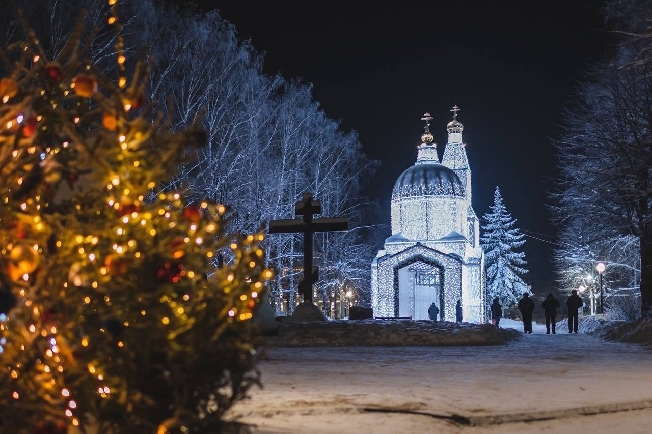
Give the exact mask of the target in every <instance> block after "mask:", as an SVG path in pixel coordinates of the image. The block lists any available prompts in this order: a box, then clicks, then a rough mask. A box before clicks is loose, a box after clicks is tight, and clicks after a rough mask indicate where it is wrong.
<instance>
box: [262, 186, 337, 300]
mask: <svg viewBox="0 0 652 434" xmlns="http://www.w3.org/2000/svg"><path fill="white" fill-rule="evenodd" d="M294 212H295V214H296V215H301V216H303V218H302V219H278V220H271V221H270V222H269V226H268V232H269V233H270V234H303V280H302V281H301V282H300V283H299V293H303V300H304V301H305V302H310V303H312V285H313V284H314V283H315V282H316V281H317V276H318V270H317V267H313V266H312V262H313V235H314V234H315V232H346V231H348V230H349V219H347V218H339V217H334V218H332V217H331V218H328V217H327V218H318V219H313V217H314V215H315V214H319V213H321V203H320V202H319V201H317V200H314V199H313V198H312V193H304V195H303V200H301V201H299V202H297V203H296V204H295V205H294Z"/></svg>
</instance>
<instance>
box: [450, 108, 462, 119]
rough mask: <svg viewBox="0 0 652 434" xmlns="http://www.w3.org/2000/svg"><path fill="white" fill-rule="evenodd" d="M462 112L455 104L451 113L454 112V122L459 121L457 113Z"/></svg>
mask: <svg viewBox="0 0 652 434" xmlns="http://www.w3.org/2000/svg"><path fill="white" fill-rule="evenodd" d="M458 111H460V108H459V107H458V106H457V104H455V105H454V106H453V108H452V109H451V112H453V120H455V119H457V112H458Z"/></svg>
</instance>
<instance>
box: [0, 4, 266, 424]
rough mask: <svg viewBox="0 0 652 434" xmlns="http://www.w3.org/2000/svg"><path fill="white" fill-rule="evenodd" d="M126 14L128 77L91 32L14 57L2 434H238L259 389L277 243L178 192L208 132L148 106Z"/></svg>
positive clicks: (6, 180)
mask: <svg viewBox="0 0 652 434" xmlns="http://www.w3.org/2000/svg"><path fill="white" fill-rule="evenodd" d="M116 2H117V0H109V5H110V6H111V11H112V13H113V14H112V16H111V17H110V18H109V24H110V25H113V26H116V29H118V31H117V32H116V34H117V37H116V44H115V47H116V50H115V51H116V53H115V56H116V59H117V62H116V63H115V68H114V69H115V70H114V71H111V72H107V73H106V74H105V73H103V72H101V71H100V70H99V69H98V68H97V67H96V66H95V65H94V64H93V63H92V62H90V61H88V60H86V56H85V50H86V48H87V46H88V45H87V43H86V42H84V41H81V40H80V38H81V35H82V33H83V31H82V29H83V22H82V21H80V23H79V25H78V26H77V28H76V29H75V30H74V31H73V32H72V34H71V37H70V38H69V41H68V43H67V45H66V46H65V47H64V49H63V50H62V51H61V52H60V53H59V54H58V56H57V57H56V58H55V59H48V58H47V56H46V54H45V51H44V50H43V48H42V47H41V45H40V44H39V41H38V39H37V37H36V36H35V34H34V32H33V31H32V30H30V29H29V27H28V25H27V24H26V23H23V27H24V28H25V30H26V31H25V33H26V37H25V38H24V41H22V42H19V43H15V44H13V45H11V46H8V47H6V49H4V50H2V53H1V54H0V56H1V59H0V60H1V61H2V62H3V65H4V67H3V69H4V74H3V75H2V78H1V80H0V98H1V101H0V170H1V171H2V176H0V197H1V200H2V203H1V204H0V239H1V240H0V249H1V250H0V283H1V287H0V369H1V371H2V372H1V373H0V408H1V409H2V411H1V412H0V432H3V433H4V432H12V433H22V432H26V433H32V432H36V433H65V432H98V433H147V432H150V433H160V434H163V433H174V432H180V433H181V432H183V433H190V432H206V433H209V432H210V433H213V432H223V431H224V426H225V424H224V422H223V419H222V417H223V415H224V412H225V411H226V410H227V409H228V408H229V407H230V406H232V405H233V404H234V403H235V402H237V400H239V399H242V398H243V397H244V396H245V394H246V392H247V390H248V389H249V388H250V387H251V386H252V385H254V384H259V375H258V371H257V369H256V362H257V361H258V360H259V357H260V355H261V352H262V350H263V349H264V346H261V344H260V343H259V342H257V339H258V336H259V333H258V331H259V330H258V328H257V326H256V324H255V323H254V322H253V321H252V317H253V315H255V313H256V308H257V306H258V300H259V299H260V297H261V295H262V294H263V293H264V291H265V281H266V280H267V279H269V278H270V277H271V272H270V271H268V270H266V269H265V268H264V258H263V251H262V250H261V249H260V248H259V247H258V246H259V244H260V242H261V241H262V240H263V236H262V234H253V235H241V234H238V235H237V236H235V235H234V236H230V235H229V234H228V233H227V229H226V227H227V225H228V216H229V212H228V210H227V208H226V207H225V206H224V205H221V204H212V203H208V202H202V203H185V202H184V194H183V191H167V190H165V188H164V187H163V186H164V185H166V181H168V180H169V179H170V178H171V177H172V176H174V174H175V168H176V167H178V166H179V165H180V164H182V163H183V162H186V161H188V159H189V158H192V157H193V155H194V153H195V152H196V151H197V149H198V148H199V147H201V146H203V144H204V142H205V134H204V133H203V132H202V130H201V129H200V128H199V127H198V125H195V126H192V127H190V128H188V129H187V130H185V131H178V132H173V131H171V129H170V127H169V122H168V120H167V119H166V118H165V117H164V116H163V115H161V114H160V112H159V111H158V110H157V109H156V107H155V104H154V103H153V102H148V101H146V98H145V89H146V84H147V83H146V78H147V76H148V73H149V70H148V65H147V63H146V62H145V61H144V60H140V61H138V62H135V65H134V67H133V68H131V69H132V70H133V72H132V73H129V74H127V72H126V71H127V70H128V69H129V68H126V63H127V62H126V56H125V53H124V51H123V47H122V45H123V43H122V39H121V37H120V32H119V27H117V26H119V23H118V15H117V13H116V9H115V8H116V7H117V5H116ZM216 170H217V169H216ZM218 257H220V258H224V260H223V261H217V258H218ZM218 262H220V264H219V266H218Z"/></svg>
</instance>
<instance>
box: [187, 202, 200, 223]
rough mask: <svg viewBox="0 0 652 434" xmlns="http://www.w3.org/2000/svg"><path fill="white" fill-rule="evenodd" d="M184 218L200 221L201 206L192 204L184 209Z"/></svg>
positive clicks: (190, 220) (193, 221) (195, 221)
mask: <svg viewBox="0 0 652 434" xmlns="http://www.w3.org/2000/svg"><path fill="white" fill-rule="evenodd" d="M183 218H184V219H186V220H187V221H189V222H192V223H199V221H200V220H201V208H199V207H198V206H196V205H190V206H187V207H185V208H184V209H183Z"/></svg>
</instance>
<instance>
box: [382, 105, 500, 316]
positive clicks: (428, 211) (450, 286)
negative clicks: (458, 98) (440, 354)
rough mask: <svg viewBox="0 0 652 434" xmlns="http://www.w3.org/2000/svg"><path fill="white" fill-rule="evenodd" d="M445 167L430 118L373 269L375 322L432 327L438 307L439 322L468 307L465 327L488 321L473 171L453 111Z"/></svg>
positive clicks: (401, 182) (398, 186)
mask: <svg viewBox="0 0 652 434" xmlns="http://www.w3.org/2000/svg"><path fill="white" fill-rule="evenodd" d="M451 111H452V112H453V120H452V121H451V122H449V123H448V126H447V130H448V143H447V144H446V147H445V149H444V155H443V158H442V160H441V162H440V160H439V156H438V154H437V144H436V143H435V142H434V138H433V135H432V134H431V133H430V130H429V126H430V121H431V120H432V117H430V115H429V114H428V113H426V114H425V115H424V117H423V118H422V120H424V121H425V122H426V125H425V128H424V132H423V134H422V135H421V145H419V147H418V153H417V161H416V163H415V164H414V165H413V166H412V167H409V168H407V169H406V170H405V171H404V172H403V173H402V174H401V176H399V178H398V180H397V181H396V183H395V184H394V190H393V191H392V201H391V219H392V235H391V236H390V237H389V238H387V239H386V240H385V245H384V249H382V250H380V251H379V252H378V254H377V255H376V257H375V258H374V259H373V261H372V263H371V297H372V305H373V312H374V316H376V317H379V316H382V317H396V316H401V317H407V316H410V317H412V319H414V320H428V319H429V318H428V308H429V306H430V305H431V304H432V303H433V302H434V303H435V304H436V305H437V306H438V307H439V312H440V319H441V320H444V321H452V322H454V321H455V305H456V304H457V301H458V300H461V301H462V307H463V318H464V321H465V322H475V323H484V322H486V308H485V306H486V305H487V300H486V297H487V296H486V279H485V268H484V253H483V250H482V248H481V247H480V224H479V221H478V217H477V216H476V214H475V211H474V210H473V207H472V204H471V169H470V167H469V163H468V159H467V155H466V150H465V144H464V143H463V142H462V131H463V130H464V126H463V125H462V124H461V123H460V122H459V121H458V120H457V112H458V111H459V108H458V107H457V106H455V107H453V109H452V110H451Z"/></svg>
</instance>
